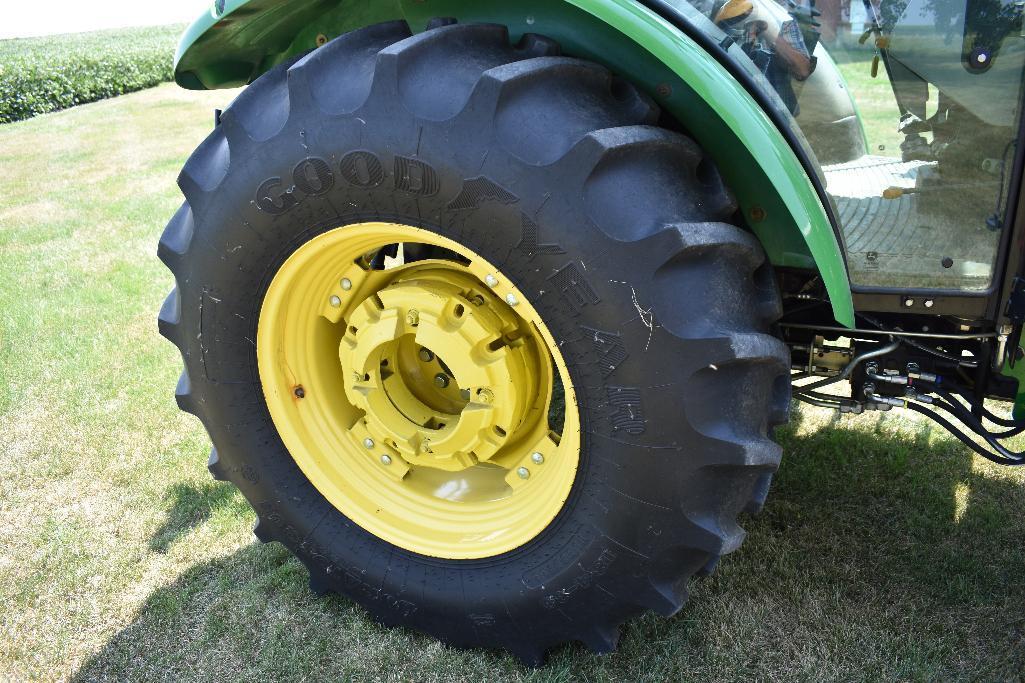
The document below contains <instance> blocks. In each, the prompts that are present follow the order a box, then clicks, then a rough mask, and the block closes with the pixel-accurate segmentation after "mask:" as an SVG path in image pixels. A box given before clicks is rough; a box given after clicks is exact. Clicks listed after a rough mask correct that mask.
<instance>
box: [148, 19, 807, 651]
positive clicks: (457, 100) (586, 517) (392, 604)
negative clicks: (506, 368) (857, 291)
mask: <svg viewBox="0 0 1025 683" xmlns="http://www.w3.org/2000/svg"><path fill="white" fill-rule="evenodd" d="M658 120H659V112H658V109H657V107H656V106H655V105H654V104H653V102H652V101H651V100H649V99H648V98H647V97H646V96H645V95H644V94H642V93H640V92H639V91H638V90H637V89H636V88H635V87H634V86H632V85H631V84H629V83H627V82H624V81H623V80H621V79H619V78H617V77H615V76H613V75H612V74H611V73H610V72H609V71H608V70H606V69H605V68H604V67H601V66H599V65H596V64H593V63H588V62H585V61H581V60H577V59H571V58H567V57H562V56H560V50H559V46H558V45H557V44H556V43H555V42H553V41H551V40H549V39H546V38H544V37H541V36H534V35H527V36H524V37H523V39H522V40H520V41H519V42H518V43H516V44H510V42H509V37H508V32H507V30H506V29H505V28H504V27H502V26H496V25H459V24H451V22H437V23H436V25H434V26H432V27H431V28H430V29H429V30H427V31H426V32H424V33H421V34H418V35H411V34H410V31H409V28H408V27H407V25H406V24H405V23H401V22H396V23H389V24H382V25H376V26H371V27H368V28H365V29H361V30H358V31H355V32H353V33H349V34H346V35H343V36H341V37H339V38H337V39H335V40H333V41H331V42H330V43H328V44H327V45H325V46H323V47H321V48H319V49H317V50H316V51H314V52H312V53H310V54H308V55H306V56H304V57H303V58H301V59H299V60H298V61H294V63H288V64H284V65H281V66H279V67H278V68H276V69H273V70H272V71H270V72H268V73H267V74H265V75H264V76H262V77H261V78H259V79H258V80H257V81H256V82H254V83H253V84H252V85H251V86H250V87H249V88H247V89H246V90H245V91H244V92H243V93H242V94H240V95H239V96H238V98H237V99H236V100H235V101H234V102H233V103H232V105H231V106H230V107H229V108H228V109H226V110H225V111H224V113H223V115H222V117H221V119H220V124H219V125H218V126H217V127H216V128H215V129H214V130H213V132H212V133H211V134H210V135H209V137H208V138H207V139H206V140H205V141H204V142H203V143H202V144H201V145H200V146H199V148H198V149H197V150H196V151H195V152H194V153H193V155H192V156H191V157H190V158H189V160H188V162H187V163H186V165H185V167H184V169H183V171H182V172H181V175H180V177H179V185H180V187H181V189H182V191H183V194H184V195H185V203H184V204H183V205H182V207H181V209H180V210H179V211H178V212H177V214H176V215H175V216H174V218H173V219H172V220H171V222H170V224H169V225H168V226H167V229H166V230H165V232H164V234H163V236H162V238H161V240H160V245H159V256H160V258H161V260H162V261H163V262H164V263H165V264H166V265H167V267H168V268H169V269H170V270H171V271H172V273H173V274H174V277H175V284H176V287H175V288H174V290H173V291H172V292H171V294H170V295H169V297H168V298H167V301H166V302H165V304H164V306H163V307H162V309H161V311H160V319H159V327H160V331H161V333H162V334H163V335H164V336H165V337H167V338H168V339H169V340H171V341H172V342H173V343H174V344H175V345H176V346H177V347H178V349H179V350H180V352H181V356H182V358H183V361H184V366H185V368H184V371H183V373H182V375H181V379H180V381H179V384H178V388H177V400H178V404H179V406H180V407H181V409H182V410H185V411H187V412H189V413H192V414H194V415H196V416H197V417H199V419H200V420H201V421H202V423H203V425H204V426H205V427H206V429H207V431H208V433H209V435H210V437H211V440H212V441H213V444H214V449H213V450H212V452H211V455H210V462H209V469H210V471H211V472H212V474H213V476H214V477H215V478H217V479H220V480H227V481H230V482H232V483H233V484H235V485H236V486H237V487H238V488H239V490H240V491H241V492H242V494H243V495H244V496H245V497H246V498H247V499H248V500H249V502H250V503H251V504H252V506H253V508H254V509H255V511H256V514H257V517H258V521H257V524H256V527H255V530H254V531H255V534H256V536H257V537H258V538H259V539H260V540H261V541H265V542H267V541H277V542H280V543H282V544H284V545H285V546H287V547H288V548H289V549H290V550H291V551H292V552H294V553H295V555H296V556H297V557H298V558H299V560H301V561H302V562H303V563H304V564H305V565H306V567H307V568H308V569H309V572H310V583H311V588H312V589H313V590H314V591H316V592H323V591H335V592H338V593H340V594H343V595H345V596H348V597H349V598H351V599H352V600H354V601H356V602H358V603H359V604H361V605H362V606H363V607H365V608H366V610H367V611H368V612H369V613H370V614H371V615H372V616H373V617H374V618H375V619H377V620H379V621H380V622H382V623H384V624H387V625H401V626H405V627H409V628H413V629H417V630H420V631H423V632H426V633H429V634H431V635H433V636H435V637H437V638H439V639H440V640H442V641H444V642H445V643H449V644H452V645H455V646H459V647H487V648H502V649H506V650H509V651H511V652H512V653H514V654H515V655H516V656H518V657H519V658H520V659H521V660H522V661H524V662H525V663H527V664H533V665H537V664H539V663H540V662H541V661H543V657H544V653H545V651H546V650H548V649H550V648H552V647H554V646H557V645H559V644H561V643H565V642H573V641H577V642H582V643H584V644H585V645H586V646H588V647H589V648H591V649H592V650H594V651H595V652H599V653H602V652H609V651H612V650H613V649H614V648H615V647H616V643H617V640H618V637H619V629H620V626H621V624H622V623H623V622H624V621H625V620H627V619H630V618H632V617H634V616H636V615H638V614H640V613H642V612H644V611H646V610H652V611H654V612H657V613H659V614H661V615H665V616H669V615H672V614H675V613H676V612H677V611H678V610H679V609H680V608H681V607H682V606H683V604H684V602H685V600H686V598H687V582H688V579H689V578H690V577H691V576H693V575H695V574H701V573H703V572H707V571H710V570H711V569H712V568H713V567H714V566H715V564H716V562H717V561H718V559H719V557H720V556H721V555H722V554H724V553H728V552H730V551H732V550H734V549H736V548H737V547H738V545H739V544H740V542H741V540H742V539H743V537H744V531H743V530H742V529H741V527H740V526H739V525H738V523H737V517H738V515H739V514H740V513H742V512H748V513H752V512H757V511H758V510H759V509H760V508H761V507H762V505H763V503H764V501H765V497H766V494H767V492H768V487H769V483H770V481H771V478H772V474H773V472H774V471H775V470H776V468H777V466H778V464H779V460H780V448H779V446H778V445H777V444H776V443H775V442H774V441H773V440H772V438H771V435H772V430H773V428H774V427H775V426H776V425H779V424H781V423H783V422H785V421H786V419H787V413H788V407H789V401H790V383H789V354H788V353H787V350H786V348H785V346H784V345H783V344H782V343H781V342H780V341H779V340H778V338H777V337H775V336H774V335H773V334H772V329H773V325H774V324H775V322H776V321H777V319H778V317H779V315H780V312H781V308H780V300H779V294H778V291H777V288H776V285H775V280H774V277H773V274H772V270H771V266H770V265H769V264H768V262H767V261H766V258H765V255H764V253H763V251H762V248H761V246H760V244H759V242H758V241H757V240H756V239H755V238H754V237H753V236H752V235H751V234H750V233H749V232H747V231H745V230H744V229H742V228H740V227H738V226H737V225H736V224H735V221H736V220H737V216H738V212H737V204H736V201H735V200H734V198H733V197H732V195H731V194H730V192H729V191H728V190H727V188H726V187H725V186H724V184H723V181H722V180H721V178H720V176H719V173H718V171H717V169H716V168H715V165H714V164H713V162H712V161H711V160H710V159H709V157H708V156H707V155H705V154H704V153H703V152H702V150H701V149H700V148H699V147H698V145H697V144H695V143H694V142H693V141H692V140H691V139H689V138H688V137H686V136H684V135H682V134H680V133H678V132H673V131H671V130H667V129H664V128H660V127H658V126H657V125H656V124H657V122H658ZM366 224H373V225H387V224H395V225H402V226H410V229H415V230H421V231H426V232H425V233H423V234H430V235H432V236H436V237H437V239H436V240H434V237H432V240H434V243H436V244H450V245H460V246H462V247H465V248H466V250H467V253H470V254H478V255H480V257H481V258H482V259H485V260H486V262H487V263H489V264H493V265H494V267H495V268H496V269H499V270H500V271H501V274H502V275H503V276H504V277H506V278H508V280H509V281H510V282H511V283H512V284H513V285H515V288H516V290H515V291H516V292H518V293H519V295H520V296H522V297H523V298H525V300H526V304H523V306H525V305H528V304H529V305H530V306H532V307H533V309H534V310H536V311H537V313H538V315H539V316H540V319H541V320H542V321H543V324H544V325H545V326H547V329H549V330H550V331H551V337H552V338H553V339H554V340H555V344H556V346H557V349H558V351H557V353H558V354H561V357H562V358H563V359H564V361H565V367H566V368H567V370H568V377H567V378H566V383H567V389H570V388H571V389H572V390H573V393H574V395H575V401H573V402H572V404H571V402H569V401H567V405H566V410H567V411H575V412H574V413H573V414H574V415H578V416H579V452H578V453H575V454H573V457H574V458H576V461H575V462H576V473H575V478H573V479H572V487H571V489H570V490H569V493H568V495H567V496H565V500H564V501H559V504H560V505H561V507H559V508H558V510H557V514H555V516H554V518H553V519H552V520H551V521H550V523H547V524H546V525H545V526H544V528H543V529H542V530H540V532H539V533H537V534H536V535H534V536H533V537H532V538H530V539H529V540H526V541H525V542H523V543H522V544H520V545H519V546H518V547H515V548H511V549H509V550H507V551H504V552H501V553H499V554H495V555H491V556H478V557H460V556H459V555H458V552H456V551H453V553H452V554H451V556H448V557H446V556H445V554H446V553H444V552H441V553H433V554H428V553H421V552H415V551H412V550H410V549H408V548H406V547H401V545H400V544H397V543H393V542H389V541H388V540H386V539H384V538H382V537H380V536H378V535H375V534H374V533H371V532H370V531H368V530H367V529H365V528H364V526H361V525H360V524H357V523H355V522H354V521H353V519H352V518H351V517H350V516H347V515H346V514H344V512H343V511H342V510H340V509H339V508H338V507H337V506H336V505H333V504H332V503H331V502H330V501H329V500H328V497H327V496H326V495H325V494H324V492H322V491H321V490H320V489H318V487H317V486H315V485H314V484H313V483H312V482H311V479H310V477H308V476H307V475H306V474H305V473H304V470H303V469H302V468H301V467H300V466H299V465H298V464H297V460H296V458H295V457H293V456H294V454H293V453H291V452H290V450H289V449H288V448H287V447H286V445H285V436H286V435H285V433H284V431H283V429H282V425H281V424H279V423H276V422H275V420H274V419H273V417H272V415H271V410H270V409H269V407H268V395H269V393H268V392H269V391H270V389H269V388H268V386H266V381H261V374H260V372H261V371H260V365H259V355H260V349H258V346H259V344H258V342H257V340H258V339H261V337H260V334H261V331H264V332H265V331H266V330H261V329H260V325H261V323H260V321H261V308H262V307H263V306H264V304H265V297H266V296H267V292H268V291H269V289H270V288H271V287H272V283H273V282H274V279H275V277H276V276H277V274H278V273H279V271H280V270H282V268H283V266H284V264H286V262H288V259H289V258H290V257H292V256H293V255H294V254H296V253H297V252H298V251H299V250H300V249H302V248H303V245H308V244H310V243H311V242H312V241H313V240H315V239H317V238H319V237H322V236H324V235H327V234H329V233H330V232H331V231H334V230H345V229H347V227H351V226H358V225H366ZM342 234H344V233H342ZM395 241H396V242H399V241H401V240H399V239H397V238H396V240H395ZM453 249H455V246H453ZM382 253H383V252H382ZM446 253H447V252H446ZM468 260H472V259H468ZM452 263H455V265H454V266H453V267H457V266H460V264H462V263H463V262H462V261H458V262H456V261H453V262H452ZM450 265H452V264H451V263H450ZM335 281H336V282H337V280H335ZM503 296H505V295H503ZM510 297H512V295H511V294H510V295H508V296H506V299H505V300H506V301H507V302H512V303H510V304H509V305H510V306H515V305H516V300H515V298H514V297H512V298H510ZM332 305H334V302H333V300H332ZM510 310H512V309H510ZM516 310H521V309H516ZM342 333H344V330H342V332H340V333H339V334H342ZM264 379H265V378H264ZM357 379H359V378H357ZM294 393H295V396H296V400H302V399H303V394H304V390H303V388H302V387H299V386H297V387H296V388H295V390H294ZM367 441H368V442H370V440H369V439H367ZM368 448H369V446H368ZM535 476H540V475H535ZM524 490H526V489H524ZM371 493H373V492H371ZM474 523H475V522H474V519H472V518H467V519H466V525H467V528H468V530H469V532H468V533H471V534H472V531H473V527H474ZM413 547H417V546H415V545H414V546H413ZM457 550H458V549H457Z"/></svg>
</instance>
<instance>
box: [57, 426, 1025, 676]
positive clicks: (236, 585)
mask: <svg viewBox="0 0 1025 683" xmlns="http://www.w3.org/2000/svg"><path fill="white" fill-rule="evenodd" d="M795 418H796V419H795V424H794V425H792V426H791V427H790V428H788V429H787V430H785V431H784V432H783V433H782V434H781V441H782V442H783V445H784V449H785V451H784V452H785V456H784V459H783V465H782V467H781V469H780V472H779V474H778V476H777V480H776V483H775V485H774V487H773V491H772V493H771V494H770V496H769V500H768V503H767V505H766V509H765V511H764V512H763V513H762V515H761V516H759V517H757V518H753V519H746V520H744V526H745V527H746V528H747V530H748V539H747V541H746V543H745V545H744V546H743V547H742V548H741V549H740V550H739V551H738V552H737V553H735V554H734V555H732V556H730V557H727V558H725V559H724V560H723V562H722V563H721V564H720V568H719V570H718V571H717V573H716V574H714V575H713V576H712V577H711V578H710V579H707V580H703V581H697V582H694V583H693V584H692V592H693V597H692V600H691V603H690V604H689V605H688V606H687V607H685V608H684V609H683V611H682V612H681V613H680V614H679V615H677V616H675V617H673V618H671V619H662V618H658V617H654V616H651V615H647V616H645V617H643V618H641V619H639V620H635V621H634V622H632V623H630V624H628V625H627V626H626V627H624V629H623V635H622V638H621V641H620V648H619V651H618V652H617V653H615V654H613V655H610V656H605V657H595V656H592V655H590V654H589V653H587V652H586V651H585V650H584V649H583V648H582V647H580V646H578V645H567V646H564V647H562V648H559V649H557V650H556V651H554V652H552V653H550V656H549V659H548V663H547V665H546V666H545V667H544V668H542V669H539V670H533V671H532V670H526V669H523V668H521V667H520V666H519V665H518V664H517V663H515V662H514V661H513V660H512V659H511V658H510V657H509V656H507V655H504V654H502V653H495V652H483V651H460V650H451V649H448V648H445V647H444V646H442V645H441V644H440V643H438V642H437V641H435V640H433V639H431V638H426V637H424V636H420V635H418V634H415V633H412V632H409V631H405V630H403V629H386V628H383V627H380V626H378V625H376V624H374V623H373V622H372V621H371V620H370V619H369V617H368V616H367V615H366V613H365V612H364V611H363V610H362V609H361V608H359V607H358V606H357V605H355V604H354V603H352V602H350V601H348V600H346V599H344V598H341V597H338V596H328V597H326V598H316V597H314V596H313V595H311V594H310V592H309V589H308V584H307V580H308V577H307V574H306V571H305V569H304V568H303V567H302V566H301V565H300V564H299V563H298V562H297V561H296V560H295V559H294V558H292V557H291V556H290V554H289V553H288V551H287V550H285V549H284V548H283V547H282V546H280V545H277V544H270V545H260V544H256V543H254V544H252V545H248V546H245V547H243V548H241V549H239V550H238V551H236V552H235V553H233V554H230V555H228V556H225V557H223V558H219V559H217V560H214V561H211V562H207V563H203V564H199V565H196V566H193V567H192V568H191V569H189V570H188V571H186V572H185V573H184V574H182V575H181V576H180V577H179V578H178V579H176V580H175V581H174V582H173V583H171V584H170V585H168V586H166V587H164V588H161V589H159V590H157V591H155V592H154V593H153V594H151V595H150V596H149V597H148V599H147V600H146V602H145V604H144V605H143V606H142V608H141V609H140V610H139V611H138V613H137V614H136V616H135V618H134V620H133V622H132V623H131V624H129V625H128V626H127V627H126V628H124V629H123V630H122V631H121V632H119V633H118V634H117V635H115V636H114V637H113V638H111V639H110V641H108V642H107V644H106V645H105V646H104V647H103V649H102V650H101V651H100V652H98V653H97V654H96V655H95V656H94V657H92V658H91V659H90V660H88V661H87V662H86V663H85V664H84V665H83V666H82V667H81V668H80V669H79V671H78V672H77V674H76V675H75V680H77V681H92V680H103V679H112V680H155V679H164V680H175V681H179V680H211V679H213V678H218V677H221V676H224V677H229V678H232V679H250V680H252V679H262V680H267V679H272V680H273V679H280V680H311V679H312V680H320V679H332V680H353V679H356V680H364V679H382V678H387V679H402V680H424V679H435V680H493V679H500V678H501V679H509V678H513V679H530V680H573V679H578V678H580V679H588V680H609V681H613V680H629V679H634V680H638V681H642V680H659V681H664V680H709V679H720V680H723V679H725V680H730V679H750V678H752V677H754V678H759V679H762V678H772V679H784V680H794V679H814V680H878V679H881V678H882V679H894V678H911V679H922V678H925V679H935V678H940V679H946V680H951V679H965V680H969V679H971V680H978V679H985V680H1013V679H1017V678H1018V677H1020V676H1021V675H1022V673H1023V672H1025V614H1023V610H1022V605H1025V588H1023V586H1022V584H1021V577H1022V576H1023V575H1025V549H1023V547H1022V538H1023V537H1025V520H1023V515H1022V514H1021V511H1022V510H1023V509H1025V485H1023V483H1022V480H1021V478H1020V477H1019V478H1015V477H1010V476H1006V475H1005V474H1004V473H1003V472H1002V471H1001V470H998V469H994V468H989V467H988V466H983V465H980V464H979V462H978V461H977V460H973V458H972V457H971V456H970V454H969V453H968V451H967V449H965V448H964V447H963V446H961V445H960V444H958V443H957V442H955V441H953V440H951V439H948V438H946V437H940V438H934V432H933V429H932V427H931V425H928V424H924V425H912V427H911V428H908V427H907V426H906V424H905V423H904V422H902V421H900V420H896V421H894V418H892V417H889V416H887V417H883V418H882V419H880V420H877V421H876V422H874V423H873V422H871V420H869V421H867V422H863V423H851V422H848V421H841V422H839V423H837V422H836V421H833V422H832V423H829V424H828V425H827V426H826V427H825V428H821V429H817V430H815V431H808V432H807V433H806V432H805V431H804V430H803V429H802V425H801V419H802V417H801V414H800V413H798V414H797V415H795ZM898 423H900V424H898ZM182 486H183V488H180V489H172V494H171V495H170V496H169V499H168V502H169V505H170V509H169V513H168V521H167V523H166V524H165V525H164V526H163V527H161V529H160V530H158V532H157V533H156V534H154V537H153V541H152V547H153V548H154V549H155V550H158V551H160V552H163V551H165V550H166V549H167V547H168V545H169V544H170V543H171V542H173V540H174V539H176V538H179V537H180V536H182V535H183V534H185V533H187V532H188V531H189V530H190V529H193V528H195V527H197V526H200V525H203V524H208V523H210V521H209V512H206V513H204V512H203V510H204V509H206V510H209V509H212V508H215V507H216V506H217V505H220V504H228V503H226V501H227V500H228V499H229V498H231V497H236V496H237V494H235V492H234V489H233V488H231V487H230V486H228V485H225V484H217V483H212V484H211V485H210V486H209V487H206V488H202V489H197V488H193V489H191V490H187V486H186V485H182ZM238 498H239V499H240V496H239V497H238Z"/></svg>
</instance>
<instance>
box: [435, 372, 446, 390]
mask: <svg viewBox="0 0 1025 683" xmlns="http://www.w3.org/2000/svg"><path fill="white" fill-rule="evenodd" d="M448 382H449V380H448V375H446V374H445V373H443V372H439V373H438V374H436V375H435V376H434V386H436V387H438V388H439V389H446V388H448Z"/></svg>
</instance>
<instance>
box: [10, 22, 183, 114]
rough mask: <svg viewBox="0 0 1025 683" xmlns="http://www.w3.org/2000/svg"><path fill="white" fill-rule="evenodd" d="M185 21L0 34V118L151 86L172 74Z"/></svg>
mask: <svg viewBox="0 0 1025 683" xmlns="http://www.w3.org/2000/svg"><path fill="white" fill-rule="evenodd" d="M183 28H184V26H178V25H175V26H160V27H156V28H131V29H119V30H111V31H94V32H91V33H75V34H67V35H57V36H46V37H45V38H15V39H10V40H0V123H9V122H11V121H21V120H23V119H27V118H30V117H32V116H36V115H38V114H45V113H47V112H52V111H57V110H60V109H66V108H68V107H72V106H75V105H76V104H84V103H86V102H95V101H97V100H102V99H104V98H107V97H114V96H115V95H122V94H124V93H128V92H134V91H136V90H142V89H143V88H149V87H151V86H154V85H156V84H158V83H161V82H163V81H169V80H171V79H172V78H173V75H174V74H173V69H172V64H171V61H172V57H173V55H174V48H175V45H176V44H177V41H178V36H179V35H181V32H182V30H183Z"/></svg>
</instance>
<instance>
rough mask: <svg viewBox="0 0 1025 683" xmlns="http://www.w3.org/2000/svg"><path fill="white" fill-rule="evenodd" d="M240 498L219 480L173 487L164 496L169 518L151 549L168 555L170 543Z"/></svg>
mask: <svg viewBox="0 0 1025 683" xmlns="http://www.w3.org/2000/svg"><path fill="white" fill-rule="evenodd" d="M237 495H238V491H237V489H236V488H235V487H234V486H232V485H231V484H226V483H224V482H219V481H209V482H204V483H202V484H199V485H196V484H193V483H191V482H179V483H176V484H174V485H173V486H171V488H170V489H168V491H167V493H166V494H165V496H164V499H165V501H166V502H167V505H168V508H167V518H166V519H165V520H164V522H163V524H161V525H160V527H159V528H158V529H157V530H156V531H154V532H153V535H152V536H151V537H150V540H149V547H150V550H155V551H156V552H158V553H166V552H167V550H168V548H169V547H170V546H171V544H173V543H174V542H175V541H177V540H178V539H179V538H181V537H182V536H184V535H186V534H187V533H189V532H190V531H191V530H192V529H194V528H196V527H198V526H200V525H201V524H203V523H204V522H206V521H207V520H208V519H209V518H210V515H211V514H213V512H214V510H215V509H217V508H221V507H226V506H228V505H231V504H232V503H236V504H237V503H238V501H236V500H234V499H235V498H236V497H237Z"/></svg>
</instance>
